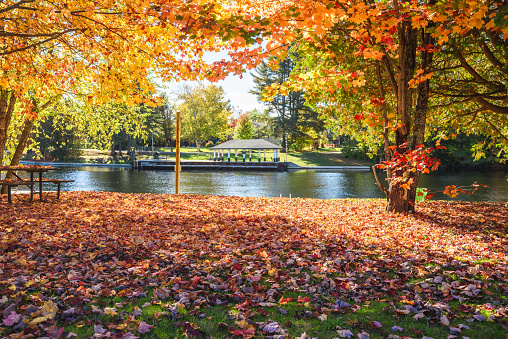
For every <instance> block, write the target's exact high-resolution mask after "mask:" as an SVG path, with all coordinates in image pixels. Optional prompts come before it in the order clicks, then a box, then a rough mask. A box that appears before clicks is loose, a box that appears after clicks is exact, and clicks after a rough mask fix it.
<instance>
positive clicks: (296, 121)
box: [251, 55, 323, 147]
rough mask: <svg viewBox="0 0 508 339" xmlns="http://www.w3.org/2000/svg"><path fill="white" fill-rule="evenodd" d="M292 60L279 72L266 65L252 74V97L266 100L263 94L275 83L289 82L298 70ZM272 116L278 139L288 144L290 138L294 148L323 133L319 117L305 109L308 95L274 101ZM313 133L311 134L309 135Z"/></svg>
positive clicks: (270, 107) (290, 94) (292, 94)
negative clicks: (287, 138) (292, 73)
mask: <svg viewBox="0 0 508 339" xmlns="http://www.w3.org/2000/svg"><path fill="white" fill-rule="evenodd" d="M292 58H295V56H294V55H293V56H292V57H288V58H286V59H285V60H284V61H282V62H281V63H280V64H279V67H278V68H277V69H275V70H274V69H272V68H271V67H269V66H268V65H267V63H266V62H263V63H262V64H260V65H259V66H258V67H257V68H256V72H255V73H254V74H252V76H253V78H254V84H255V86H254V89H253V90H252V91H251V93H253V94H255V95H256V96H257V97H258V100H261V99H262V96H263V90H264V89H265V88H266V87H267V86H270V85H272V84H274V83H278V84H282V83H284V82H285V81H287V80H288V79H289V76H290V75H291V72H292V71H293V69H294V67H295V62H294V61H293V60H292ZM266 104H267V105H268V112H269V114H270V115H272V116H274V119H273V121H272V123H273V124H274V132H275V135H276V136H280V137H282V143H283V144H284V145H285V144H286V136H288V137H289V140H288V144H289V145H291V146H292V147H295V146H296V147H298V145H301V144H302V143H301V140H304V139H309V138H312V137H311V135H312V134H316V133H318V132H321V130H322V129H323V123H322V122H321V121H320V120H318V118H317V113H316V112H314V111H313V110H311V109H310V108H309V107H307V106H306V105H305V99H304V92H303V91H296V92H291V91H290V92H287V93H283V94H282V93H279V94H277V95H276V96H275V97H274V98H273V101H270V102H267V103H266ZM309 133H310V134H309Z"/></svg>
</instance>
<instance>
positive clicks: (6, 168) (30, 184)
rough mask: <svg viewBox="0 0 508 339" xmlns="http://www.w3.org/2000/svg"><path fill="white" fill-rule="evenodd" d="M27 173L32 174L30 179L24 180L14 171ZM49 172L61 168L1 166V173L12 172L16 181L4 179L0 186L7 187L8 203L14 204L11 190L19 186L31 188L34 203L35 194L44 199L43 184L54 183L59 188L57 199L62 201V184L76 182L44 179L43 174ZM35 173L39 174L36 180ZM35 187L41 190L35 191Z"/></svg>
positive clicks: (31, 199)
mask: <svg viewBox="0 0 508 339" xmlns="http://www.w3.org/2000/svg"><path fill="white" fill-rule="evenodd" d="M18 170H21V171H25V172H28V173H30V179H23V178H21V177H19V176H18V175H17V174H16V173H15V172H14V171H18ZM49 170H60V168H52V167H48V166H0V171H12V172H13V174H14V176H15V177H16V179H3V180H0V186H2V185H5V186H7V201H8V202H9V203H12V195H11V190H12V187H18V186H27V187H28V188H30V202H32V201H33V195H34V193H38V194H39V200H41V201H43V199H42V184H43V183H52V184H55V185H56V186H57V193H56V198H57V199H60V191H61V190H60V186H61V184H62V183H66V182H73V181H74V180H63V179H49V178H42V174H43V173H46V172H48V171H49ZM34 173H39V177H38V178H34ZM35 185H38V186H39V190H38V191H35Z"/></svg>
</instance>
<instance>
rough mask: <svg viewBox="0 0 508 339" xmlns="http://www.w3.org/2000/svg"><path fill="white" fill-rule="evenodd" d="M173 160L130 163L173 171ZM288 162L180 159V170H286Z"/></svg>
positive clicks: (136, 168) (134, 168)
mask: <svg viewBox="0 0 508 339" xmlns="http://www.w3.org/2000/svg"><path fill="white" fill-rule="evenodd" d="M175 164H176V162H175V161H174V160H157V159H154V160H136V161H133V162H132V163H131V165H132V169H133V170H165V171H174V170H175ZM288 164H289V163H288V162H250V161H248V162H236V161H231V162H228V161H204V160H203V161H189V160H188V161H181V162H180V166H181V168H182V171H195V170H200V171H271V172H284V171H287V170H288Z"/></svg>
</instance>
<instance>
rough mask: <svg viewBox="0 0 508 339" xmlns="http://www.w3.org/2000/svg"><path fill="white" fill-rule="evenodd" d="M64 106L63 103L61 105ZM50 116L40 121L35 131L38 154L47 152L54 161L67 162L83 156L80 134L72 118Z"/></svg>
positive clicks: (68, 116) (66, 115)
mask: <svg viewBox="0 0 508 339" xmlns="http://www.w3.org/2000/svg"><path fill="white" fill-rule="evenodd" d="M63 104H65V103H63ZM62 113H63V114H58V115H50V116H48V117H46V118H45V119H43V121H41V123H40V126H39V128H38V131H37V135H38V137H37V141H38V143H39V147H40V152H41V154H42V155H46V154H47V153H48V152H49V154H50V155H51V157H53V158H54V159H56V160H59V161H67V160H72V159H77V158H79V157H80V156H81V155H83V151H82V150H81V148H82V133H81V131H80V130H79V128H78V127H77V126H76V124H75V123H74V122H73V117H72V116H71V115H69V114H66V112H65V111H63V112H62Z"/></svg>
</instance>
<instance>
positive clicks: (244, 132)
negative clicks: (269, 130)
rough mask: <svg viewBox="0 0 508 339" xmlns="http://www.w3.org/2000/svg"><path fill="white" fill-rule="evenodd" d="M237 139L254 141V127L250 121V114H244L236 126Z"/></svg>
mask: <svg viewBox="0 0 508 339" xmlns="http://www.w3.org/2000/svg"><path fill="white" fill-rule="evenodd" d="M234 137H235V139H254V137H255V133H254V125H253V124H252V121H251V119H250V116H249V114H247V113H245V114H242V115H241V116H240V117H239V118H238V121H237V122H236V126H235V134H234Z"/></svg>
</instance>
